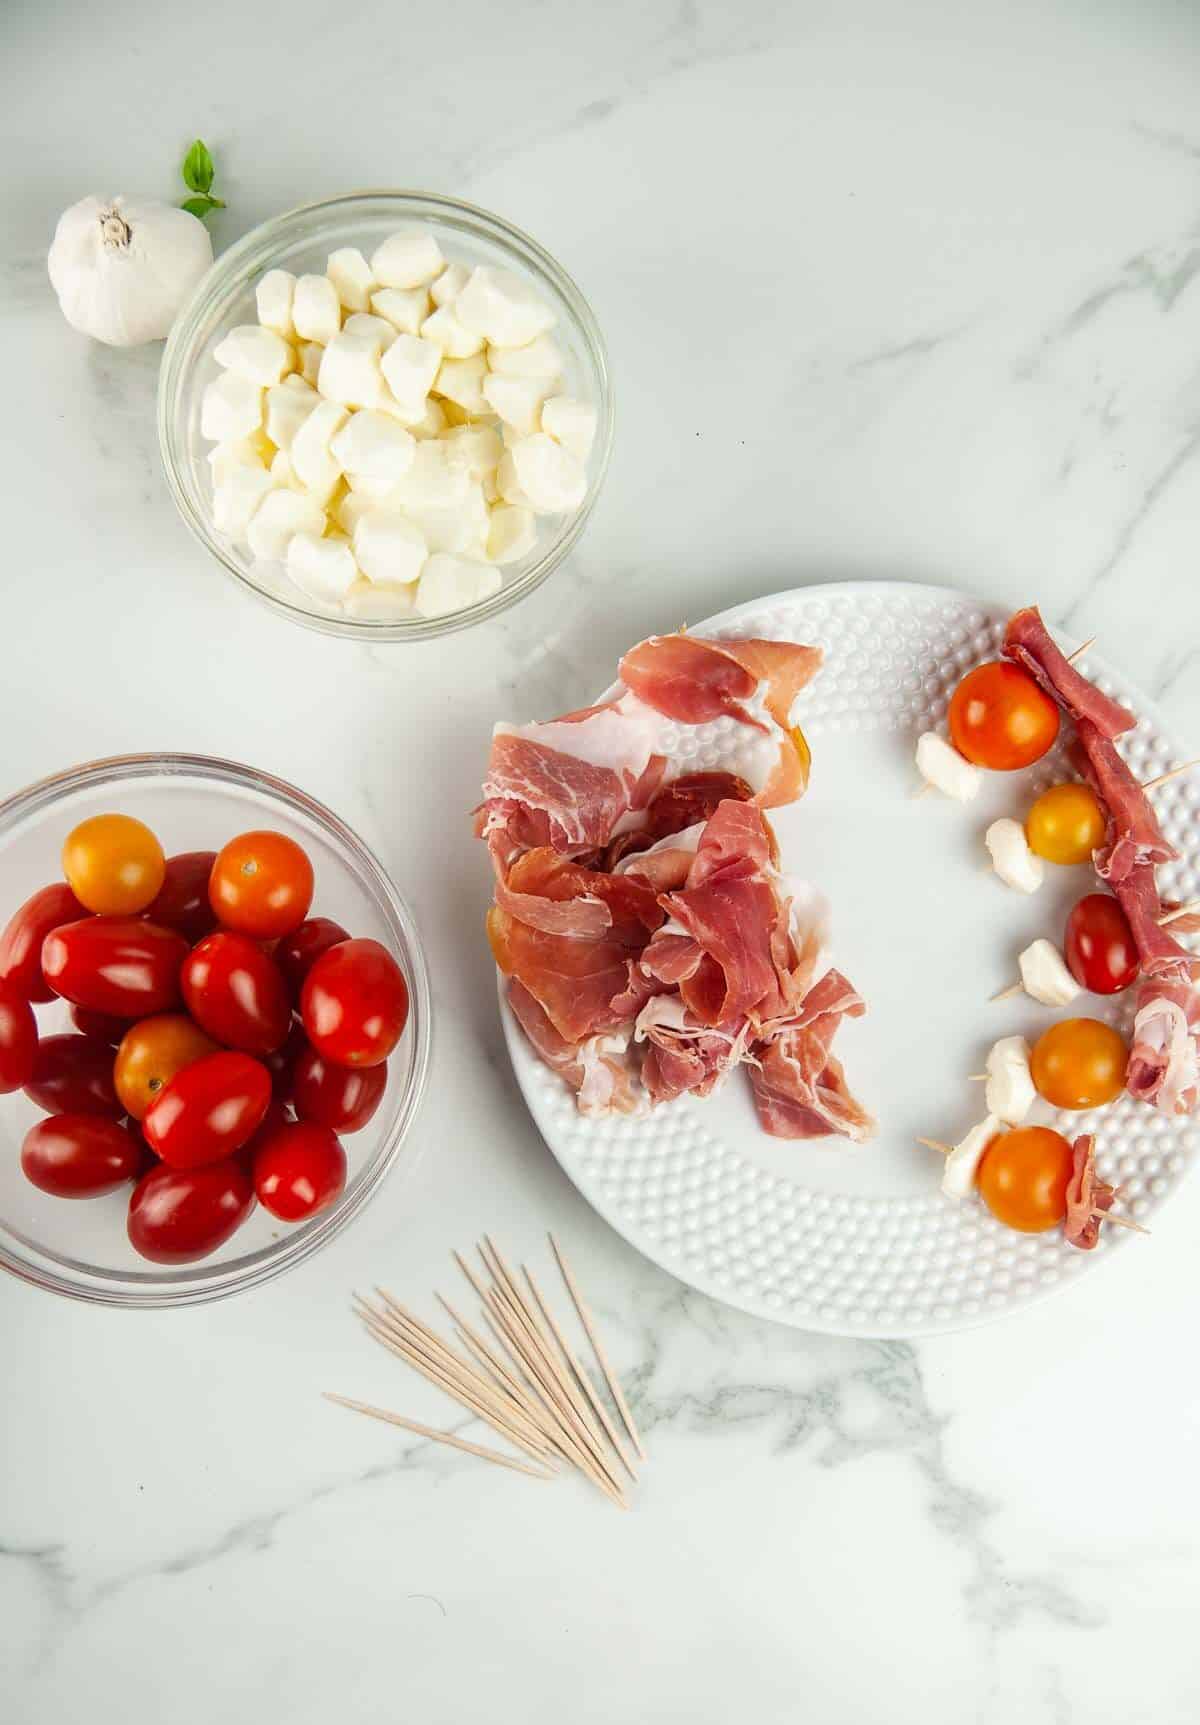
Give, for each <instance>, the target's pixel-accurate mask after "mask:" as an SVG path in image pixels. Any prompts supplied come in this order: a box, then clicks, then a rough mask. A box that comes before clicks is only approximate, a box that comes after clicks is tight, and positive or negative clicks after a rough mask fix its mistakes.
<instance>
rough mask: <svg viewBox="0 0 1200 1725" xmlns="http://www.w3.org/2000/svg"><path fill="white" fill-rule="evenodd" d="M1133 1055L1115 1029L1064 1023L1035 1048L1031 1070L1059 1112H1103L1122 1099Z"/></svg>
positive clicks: (1094, 1021) (1088, 1022)
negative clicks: (1130, 1058)
mask: <svg viewBox="0 0 1200 1725" xmlns="http://www.w3.org/2000/svg"><path fill="white" fill-rule="evenodd" d="M1128 1057H1129V1051H1128V1049H1127V1048H1126V1046H1125V1043H1124V1040H1123V1039H1122V1038H1121V1037H1120V1036H1119V1035H1118V1034H1117V1032H1116V1031H1115V1030H1114V1029H1113V1028H1112V1026H1111V1025H1110V1024H1102V1023H1101V1022H1100V1020H1099V1019H1098V1018H1064V1019H1062V1020H1061V1021H1060V1022H1059V1023H1058V1024H1052V1025H1051V1026H1050V1028H1049V1030H1045V1031H1043V1032H1042V1034H1041V1036H1039V1037H1038V1039H1037V1041H1036V1042H1035V1043H1034V1045H1033V1053H1032V1056H1031V1058H1030V1070H1031V1071H1032V1073H1033V1082H1034V1083H1035V1084H1036V1085H1037V1088H1038V1092H1039V1094H1040V1095H1042V1096H1044V1097H1045V1099H1046V1101H1047V1102H1049V1103H1051V1104H1052V1105H1053V1107H1055V1108H1080V1109H1082V1108H1101V1107H1103V1105H1104V1104H1105V1103H1106V1102H1111V1101H1113V1099H1114V1098H1115V1097H1117V1096H1119V1095H1120V1094H1121V1091H1122V1090H1123V1089H1124V1087H1125V1067H1126V1064H1127V1061H1128Z"/></svg>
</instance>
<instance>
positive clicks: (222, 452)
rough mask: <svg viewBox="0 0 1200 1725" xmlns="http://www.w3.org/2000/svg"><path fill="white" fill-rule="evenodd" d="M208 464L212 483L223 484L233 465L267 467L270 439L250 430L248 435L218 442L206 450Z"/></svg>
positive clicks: (269, 454)
mask: <svg viewBox="0 0 1200 1725" xmlns="http://www.w3.org/2000/svg"><path fill="white" fill-rule="evenodd" d="M208 465H209V467H210V468H211V469H212V482H213V484H214V485H224V483H225V481H226V480H227V479H228V478H229V474H230V472H231V470H232V469H233V468H235V467H269V466H270V465H271V444H270V441H268V439H267V438H266V437H264V435H263V433H262V432H261V431H252V432H251V433H250V435H249V437H238V438H235V439H234V440H233V442H231V443H218V444H217V445H216V446H215V447H214V448H212V449H210V450H209V452H208Z"/></svg>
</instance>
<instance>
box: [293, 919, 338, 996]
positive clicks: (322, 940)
mask: <svg viewBox="0 0 1200 1725" xmlns="http://www.w3.org/2000/svg"><path fill="white" fill-rule="evenodd" d="M349 939H350V933H349V930H348V929H344V928H343V927H342V925H341V923H340V922H334V921H333V920H332V918H330V917H327V916H310V917H309V919H308V921H307V922H302V923H301V924H300V927H299V928H297V929H295V930H293V932H292V933H291V934H289V935H288V937H287V939H286V940H281V941H280V943H279V945H278V947H277V948H276V949H275V962H276V964H277V965H278V966H279V968H280V970H281V971H282V972H283V974H284V977H285V978H286V980H287V983H288V986H289V987H290V989H291V991H292V998H293V999H294V1000H298V999H299V998H300V990H301V988H302V987H303V984H304V978H305V977H306V976H307V975H308V973H309V971H310V970H311V969H312V967H313V965H314V964H315V963H316V962H317V960H318V959H319V958H320V956H321V954H322V953H323V952H328V951H329V949H330V947H331V946H340V944H341V943H342V941H344V940H349Z"/></svg>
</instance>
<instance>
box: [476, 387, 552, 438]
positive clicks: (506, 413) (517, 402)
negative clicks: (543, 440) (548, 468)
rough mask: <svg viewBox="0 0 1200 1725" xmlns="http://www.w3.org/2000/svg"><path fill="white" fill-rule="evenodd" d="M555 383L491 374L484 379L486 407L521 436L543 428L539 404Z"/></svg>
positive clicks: (529, 435) (529, 434)
mask: <svg viewBox="0 0 1200 1725" xmlns="http://www.w3.org/2000/svg"><path fill="white" fill-rule="evenodd" d="M553 387H554V380H553V379H552V378H549V377H503V376H501V375H500V374H499V373H496V372H493V373H491V374H490V375H489V376H487V377H485V378H484V380H483V394H484V399H485V400H486V401H487V404H488V406H489V407H490V408H492V409H493V411H494V412H496V413H498V414H499V416H500V418H501V419H502V420H503V421H504V423H505V424H506V425H511V426H512V428H513V430H514V431H516V432H518V433H519V434H520V436H522V437H532V436H533V434H534V432H535V431H540V430H541V428H542V403H543V402H544V401H545V399H546V395H547V393H548V391H549V390H551V389H553Z"/></svg>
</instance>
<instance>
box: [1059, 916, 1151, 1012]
mask: <svg viewBox="0 0 1200 1725" xmlns="http://www.w3.org/2000/svg"><path fill="white" fill-rule="evenodd" d="M1063 952H1064V954H1065V957H1066V960H1067V969H1068V970H1069V971H1070V972H1071V975H1072V976H1073V977H1074V978H1075V980H1076V982H1077V983H1078V984H1079V986H1080V987H1081V988H1088V989H1090V990H1091V991H1092V993H1093V994H1120V993H1121V991H1122V989H1125V988H1128V987H1129V985H1130V983H1131V982H1133V981H1135V979H1136V978H1137V975H1138V972H1139V970H1140V969H1141V960H1140V958H1139V957H1138V949H1137V947H1136V945H1135V944H1134V939H1133V933H1132V930H1131V929H1130V927H1129V918H1128V917H1127V916H1126V915H1125V912H1124V911H1123V910H1122V909H1121V906H1120V905H1119V904H1118V903H1117V901H1116V899H1115V898H1112V897H1110V895H1109V894H1108V893H1106V892H1089V893H1088V894H1087V895H1086V896H1085V897H1084V898H1081V899H1080V901H1079V903H1078V904H1077V905H1076V906H1075V908H1074V910H1073V911H1072V912H1071V914H1070V916H1069V917H1068V918H1067V933H1066V939H1065V941H1064V944H1063Z"/></svg>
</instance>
